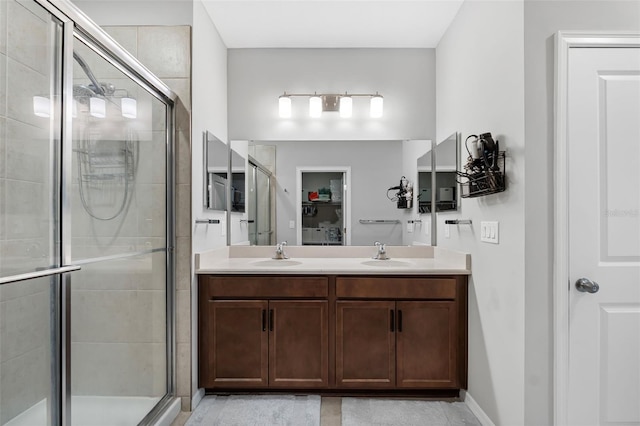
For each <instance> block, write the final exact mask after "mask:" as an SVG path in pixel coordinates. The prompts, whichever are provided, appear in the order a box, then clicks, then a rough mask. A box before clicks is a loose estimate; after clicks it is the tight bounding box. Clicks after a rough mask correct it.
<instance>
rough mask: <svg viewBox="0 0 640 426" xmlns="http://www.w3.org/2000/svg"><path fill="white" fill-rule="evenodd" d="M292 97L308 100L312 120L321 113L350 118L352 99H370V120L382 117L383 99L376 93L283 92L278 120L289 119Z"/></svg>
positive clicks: (279, 104)
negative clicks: (337, 113) (334, 113)
mask: <svg viewBox="0 0 640 426" xmlns="http://www.w3.org/2000/svg"><path fill="white" fill-rule="evenodd" d="M292 97H307V98H309V116H310V117H312V118H319V117H321V116H322V113H323V112H331V111H335V112H339V113H340V117H342V118H350V117H351V116H352V115H353V98H354V97H368V98H370V102H371V103H370V109H369V113H370V116H371V118H380V117H382V112H383V97H382V95H380V94H379V93H378V92H376V93H347V92H345V93H344V94H333V93H287V92H284V94H283V95H280V97H279V98H278V111H279V115H280V118H291V116H292V107H291V98H292Z"/></svg>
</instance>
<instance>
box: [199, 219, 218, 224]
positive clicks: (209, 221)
mask: <svg viewBox="0 0 640 426" xmlns="http://www.w3.org/2000/svg"><path fill="white" fill-rule="evenodd" d="M196 223H211V224H213V223H220V219H196Z"/></svg>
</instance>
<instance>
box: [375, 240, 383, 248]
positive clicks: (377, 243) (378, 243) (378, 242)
mask: <svg viewBox="0 0 640 426" xmlns="http://www.w3.org/2000/svg"><path fill="white" fill-rule="evenodd" d="M373 245H374V246H376V247H378V246H381V245H382V244H381V243H380V241H376V242H375V243H373Z"/></svg>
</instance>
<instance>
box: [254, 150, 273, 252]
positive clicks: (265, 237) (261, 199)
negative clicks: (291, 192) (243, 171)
mask: <svg viewBox="0 0 640 426" xmlns="http://www.w3.org/2000/svg"><path fill="white" fill-rule="evenodd" d="M248 178H249V182H248V191H249V195H248V197H247V198H248V204H249V207H248V214H249V217H248V222H249V242H250V243H251V245H252V246H268V245H274V244H275V232H274V229H273V221H272V220H271V219H272V218H271V209H272V206H273V196H274V193H273V186H272V174H271V172H270V171H269V170H267V169H266V168H265V167H263V166H262V165H261V164H260V163H259V162H258V161H256V160H255V159H254V158H252V157H249V176H248Z"/></svg>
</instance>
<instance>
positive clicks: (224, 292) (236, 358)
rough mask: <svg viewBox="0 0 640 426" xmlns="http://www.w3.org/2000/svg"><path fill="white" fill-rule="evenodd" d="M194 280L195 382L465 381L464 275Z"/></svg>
mask: <svg viewBox="0 0 640 426" xmlns="http://www.w3.org/2000/svg"><path fill="white" fill-rule="evenodd" d="M199 280H200V281H199V285H200V287H199V308H200V312H199V326H200V329H199V344H200V348H199V354H200V361H199V369H200V370H199V382H200V383H199V386H201V387H204V388H210V389H267V388H269V389H326V390H329V389H334V390H336V391H339V390H340V389H344V390H345V391H353V390H376V389H377V390H395V391H399V390H403V389H404V390H406V391H408V390H412V389H413V390H418V389H431V390H434V389H435V390H438V389H440V390H447V389H463V388H466V386H467V383H466V380H467V277H466V276H464V275H460V276H425V277H414V276H394V277H386V276H368V277H364V276H286V275H283V276H214V275H202V276H200V279H199Z"/></svg>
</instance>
